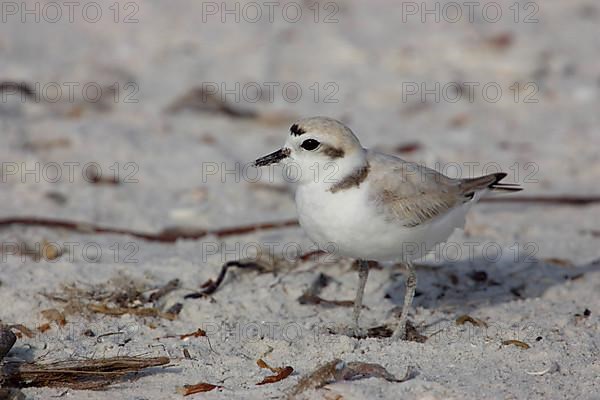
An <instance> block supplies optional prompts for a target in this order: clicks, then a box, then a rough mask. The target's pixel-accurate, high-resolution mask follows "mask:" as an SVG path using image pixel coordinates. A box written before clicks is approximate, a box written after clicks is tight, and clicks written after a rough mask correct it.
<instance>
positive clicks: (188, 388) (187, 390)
mask: <svg viewBox="0 0 600 400" xmlns="http://www.w3.org/2000/svg"><path fill="white" fill-rule="evenodd" d="M222 388H223V386H219V385H213V384H212V383H205V382H201V383H197V384H195V385H184V386H183V387H182V388H179V389H178V390H177V391H178V392H179V393H181V394H182V395H184V396H189V395H191V394H196V393H203V392H210V391H211V390H214V389H222Z"/></svg>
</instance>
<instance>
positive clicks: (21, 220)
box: [0, 217, 298, 243]
mask: <svg viewBox="0 0 600 400" xmlns="http://www.w3.org/2000/svg"><path fill="white" fill-rule="evenodd" d="M11 225H25V226H44V227H47V228H61V229H65V230H68V231H73V232H79V233H88V234H89V233H110V234H115V235H129V236H133V237H136V238H139V239H144V240H148V241H154V242H162V243H175V242H177V240H179V239H200V238H203V237H205V236H210V235H214V236H216V237H219V238H221V237H225V236H233V235H242V234H245V233H252V232H257V231H263V230H270V229H279V228H287V227H290V226H297V225H298V221H297V220H288V221H280V222H267V223H261V224H253V225H242V226H235V227H231V228H223V229H213V230H208V229H202V228H195V229H186V228H180V227H175V228H165V229H164V230H162V231H160V232H158V233H147V232H140V231H135V230H131V229H123V228H112V227H106V226H101V225H95V224H92V223H88V222H76V221H66V220H60V219H51V218H36V217H14V218H4V219H0V226H11Z"/></svg>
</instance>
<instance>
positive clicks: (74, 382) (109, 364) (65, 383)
mask: <svg viewBox="0 0 600 400" xmlns="http://www.w3.org/2000/svg"><path fill="white" fill-rule="evenodd" d="M169 362H170V360H169V358H167V357H112V358H98V359H88V360H64V361H56V362H52V363H39V362H11V363H7V364H6V367H7V368H6V369H5V373H6V376H5V377H4V378H5V385H6V386H9V387H18V388H21V387H67V388H71V389H86V390H90V389H101V388H103V387H106V386H109V385H112V384H114V383H117V382H119V381H121V380H123V379H132V378H133V376H129V377H128V376H127V375H130V374H133V373H136V372H139V371H141V370H143V369H146V368H150V367H158V366H163V365H167V364H169Z"/></svg>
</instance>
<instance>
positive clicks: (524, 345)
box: [502, 339, 531, 350]
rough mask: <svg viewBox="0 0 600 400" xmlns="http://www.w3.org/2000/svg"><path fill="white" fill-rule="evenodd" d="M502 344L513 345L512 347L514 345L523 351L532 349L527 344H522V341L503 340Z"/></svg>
mask: <svg viewBox="0 0 600 400" xmlns="http://www.w3.org/2000/svg"><path fill="white" fill-rule="evenodd" d="M502 344H503V345H504V346H508V345H511V344H512V345H514V346H517V347H520V348H522V349H525V350H527V349H529V348H530V347H531V346H529V345H528V344H527V343H525V342H522V341H520V340H515V339H511V340H503V341H502Z"/></svg>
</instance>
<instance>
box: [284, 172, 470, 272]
mask: <svg viewBox="0 0 600 400" xmlns="http://www.w3.org/2000/svg"><path fill="white" fill-rule="evenodd" d="M367 185H368V181H367V182H364V183H363V184H362V185H361V186H360V187H359V188H351V189H347V190H342V191H338V192H336V193H331V192H329V191H328V188H329V186H328V185H324V184H321V183H310V184H305V185H300V186H299V187H298V190H297V191H296V206H297V209H298V216H299V221H300V225H301V226H302V227H303V228H304V230H305V231H306V233H307V235H308V236H309V237H310V238H311V239H312V240H313V241H314V242H315V243H317V244H318V245H319V247H320V248H321V249H322V250H325V251H328V252H332V249H335V251H334V252H335V253H336V254H338V255H341V256H346V257H352V258H361V259H366V260H376V261H399V260H402V259H408V260H413V259H417V258H421V257H422V256H424V255H425V254H427V252H428V251H429V250H431V249H432V248H433V247H434V246H435V245H436V244H439V243H442V242H444V241H445V240H446V239H447V238H448V237H449V236H450V235H451V234H452V232H453V231H454V230H455V229H456V228H462V227H463V226H464V222H465V214H466V212H467V210H468V208H470V204H471V203H468V204H465V205H463V206H461V207H458V208H456V209H454V210H451V211H450V212H448V213H447V214H445V215H443V216H441V217H439V218H436V219H434V220H432V221H430V222H428V223H425V224H422V225H419V226H416V227H411V228H407V227H404V226H402V224H400V223H398V222H389V221H386V220H385V218H384V217H383V216H382V215H380V214H377V213H376V210H375V208H374V207H372V205H371V204H370V203H369V202H368V199H367V193H368V191H367V190H366V189H367Z"/></svg>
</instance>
